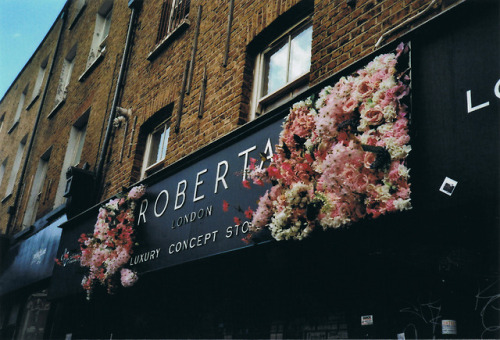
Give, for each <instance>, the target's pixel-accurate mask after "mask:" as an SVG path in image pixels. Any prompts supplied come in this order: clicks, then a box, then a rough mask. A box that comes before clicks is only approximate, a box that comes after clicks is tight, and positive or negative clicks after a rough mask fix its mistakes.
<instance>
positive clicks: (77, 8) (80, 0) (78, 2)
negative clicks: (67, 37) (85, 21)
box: [68, 0, 87, 30]
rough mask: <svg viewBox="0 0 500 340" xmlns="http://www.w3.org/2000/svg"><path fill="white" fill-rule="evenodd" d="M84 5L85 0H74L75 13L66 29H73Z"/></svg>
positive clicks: (85, 4) (85, 5)
mask: <svg viewBox="0 0 500 340" xmlns="http://www.w3.org/2000/svg"><path fill="white" fill-rule="evenodd" d="M85 7H87V1H86V0H76V1H75V15H74V16H73V19H72V20H71V24H70V25H69V27H68V29H70V30H71V29H73V27H74V26H75V25H76V22H77V21H78V19H79V18H80V17H81V15H82V13H83V10H84V9H85Z"/></svg>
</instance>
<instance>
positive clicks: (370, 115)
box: [364, 106, 384, 125]
mask: <svg viewBox="0 0 500 340" xmlns="http://www.w3.org/2000/svg"><path fill="white" fill-rule="evenodd" d="M364 118H365V119H366V120H367V121H368V124H369V125H380V123H382V121H383V120H384V113H383V112H382V110H381V109H380V108H379V107H377V106H375V107H373V108H371V109H368V110H367V111H366V112H365V114H364Z"/></svg>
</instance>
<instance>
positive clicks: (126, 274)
mask: <svg viewBox="0 0 500 340" xmlns="http://www.w3.org/2000/svg"><path fill="white" fill-rule="evenodd" d="M120 275H121V280H120V281H121V283H122V286H123V287H131V286H133V285H134V284H135V283H136V282H137V280H138V279H139V277H138V276H137V274H136V273H135V272H134V271H132V270H130V269H127V268H122V270H121V271H120Z"/></svg>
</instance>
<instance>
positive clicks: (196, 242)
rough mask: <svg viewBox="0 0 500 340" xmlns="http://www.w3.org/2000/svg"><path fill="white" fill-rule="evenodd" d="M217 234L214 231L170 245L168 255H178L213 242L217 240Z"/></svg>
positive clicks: (216, 231)
mask: <svg viewBox="0 0 500 340" xmlns="http://www.w3.org/2000/svg"><path fill="white" fill-rule="evenodd" d="M218 232H219V231H218V230H215V231H212V232H211V233H206V234H201V235H198V236H197V237H192V238H190V239H185V240H182V241H179V242H176V243H172V244H171V245H170V246H169V247H168V253H169V254H170V255H172V254H175V253H180V252H181V251H184V250H189V249H193V248H196V247H201V246H204V245H206V244H207V243H208V242H215V241H216V239H217V233H218Z"/></svg>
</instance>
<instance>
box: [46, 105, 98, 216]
mask: <svg viewBox="0 0 500 340" xmlns="http://www.w3.org/2000/svg"><path fill="white" fill-rule="evenodd" d="M89 115H90V110H88V111H87V112H85V113H84V114H83V115H82V116H81V117H80V118H78V120H77V121H76V122H75V124H74V125H73V126H72V127H71V131H70V133H69V140H68V144H67V147H66V154H65V155H64V162H63V166H62V169H61V175H60V178H59V184H58V186H57V192H56V198H55V201H54V207H57V206H58V205H61V204H62V203H64V201H65V198H64V192H65V190H66V172H67V171H68V168H69V167H70V166H77V165H78V164H80V158H81V156H82V150H83V144H84V142H85V135H86V133H87V123H88V120H89Z"/></svg>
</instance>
